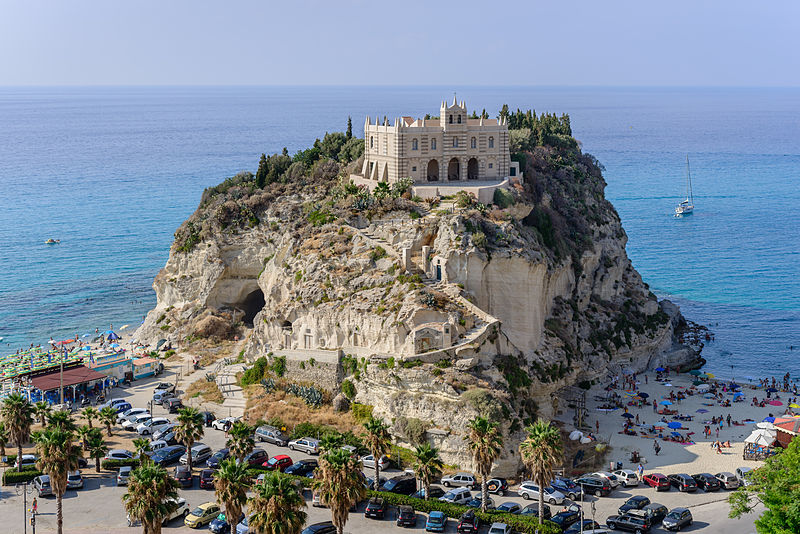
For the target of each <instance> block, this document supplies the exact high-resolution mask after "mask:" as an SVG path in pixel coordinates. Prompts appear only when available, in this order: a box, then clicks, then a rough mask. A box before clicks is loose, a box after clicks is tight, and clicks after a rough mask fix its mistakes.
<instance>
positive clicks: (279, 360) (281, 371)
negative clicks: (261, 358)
mask: <svg viewBox="0 0 800 534" xmlns="http://www.w3.org/2000/svg"><path fill="white" fill-rule="evenodd" d="M270 369H272V372H273V373H275V376H277V377H278V378H282V377H283V375H285V374H286V356H275V358H274V359H273V360H272V365H270Z"/></svg>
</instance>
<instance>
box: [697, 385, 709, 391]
mask: <svg viewBox="0 0 800 534" xmlns="http://www.w3.org/2000/svg"><path fill="white" fill-rule="evenodd" d="M709 389H711V386H709V385H708V384H700V385H699V386H697V391H707V390H709Z"/></svg>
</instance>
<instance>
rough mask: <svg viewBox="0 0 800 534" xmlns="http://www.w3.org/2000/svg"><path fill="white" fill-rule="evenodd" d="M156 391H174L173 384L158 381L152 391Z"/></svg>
mask: <svg viewBox="0 0 800 534" xmlns="http://www.w3.org/2000/svg"><path fill="white" fill-rule="evenodd" d="M156 391H169V392H171V393H175V384H173V383H171V382H159V383H158V385H157V386H156V387H155V391H153V393H155V392H156Z"/></svg>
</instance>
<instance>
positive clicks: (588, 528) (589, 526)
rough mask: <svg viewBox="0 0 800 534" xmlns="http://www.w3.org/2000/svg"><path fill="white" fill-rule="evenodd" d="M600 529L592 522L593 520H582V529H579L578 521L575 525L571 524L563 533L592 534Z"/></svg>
mask: <svg viewBox="0 0 800 534" xmlns="http://www.w3.org/2000/svg"><path fill="white" fill-rule="evenodd" d="M600 528H602V527H601V526H600V524H599V523H598V522H597V521H595V520H593V519H584V520H583V528H582V529H581V522H580V521H578V522H577V523H573V524H572V526H570V527H569V528H568V529H567V530H565V531H564V534H585V533H586V532H592V531H593V530H597V529H600Z"/></svg>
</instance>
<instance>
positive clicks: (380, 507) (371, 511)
mask: <svg viewBox="0 0 800 534" xmlns="http://www.w3.org/2000/svg"><path fill="white" fill-rule="evenodd" d="M385 515H386V500H385V499H384V498H383V497H372V498H371V499H370V500H369V501H367V507H366V508H365V509H364V517H373V518H375V519H383V518H384V516H385Z"/></svg>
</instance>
